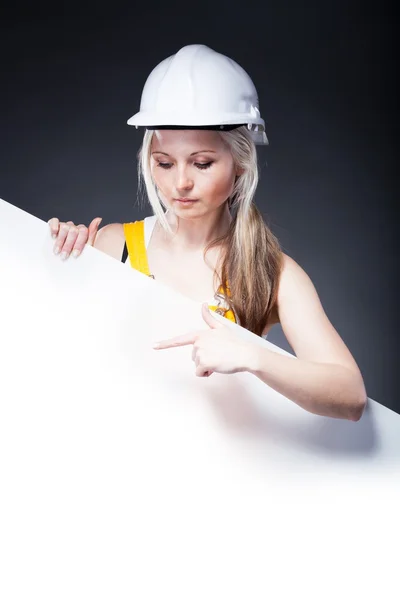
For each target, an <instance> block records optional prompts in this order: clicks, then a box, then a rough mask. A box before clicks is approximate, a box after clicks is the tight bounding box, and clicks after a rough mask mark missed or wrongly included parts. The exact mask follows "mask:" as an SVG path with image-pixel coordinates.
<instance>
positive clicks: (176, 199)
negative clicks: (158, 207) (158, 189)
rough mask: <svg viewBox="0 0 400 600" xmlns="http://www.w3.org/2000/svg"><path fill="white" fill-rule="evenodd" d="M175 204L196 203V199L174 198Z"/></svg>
mask: <svg viewBox="0 0 400 600" xmlns="http://www.w3.org/2000/svg"><path fill="white" fill-rule="evenodd" d="M174 200H175V202H197V198H174Z"/></svg>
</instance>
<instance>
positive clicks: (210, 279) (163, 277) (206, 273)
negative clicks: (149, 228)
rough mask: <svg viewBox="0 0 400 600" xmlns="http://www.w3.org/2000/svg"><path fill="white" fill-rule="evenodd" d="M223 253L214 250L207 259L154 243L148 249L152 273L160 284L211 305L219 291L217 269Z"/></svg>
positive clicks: (201, 255)
mask: <svg viewBox="0 0 400 600" xmlns="http://www.w3.org/2000/svg"><path fill="white" fill-rule="evenodd" d="M218 256H219V253H218V251H217V250H216V249H211V250H210V251H209V252H208V253H207V255H206V258H207V261H205V260H204V257H203V252H202V251H192V252H191V251H186V252H184V253H183V252H177V251H171V249H169V250H168V251H166V249H165V248H164V247H163V245H162V244H158V243H156V241H154V243H153V240H152V243H151V244H149V247H148V249H147V260H148V264H149V269H150V273H151V274H152V275H154V277H155V279H156V280H157V281H160V282H161V283H163V284H164V285H167V286H168V287H170V288H172V289H174V290H175V291H177V292H179V293H181V294H183V295H184V296H187V297H188V298H191V299H192V300H195V301H197V302H210V301H211V300H212V299H213V297H214V294H215V293H216V291H217V290H216V288H217V287H218V285H217V283H216V281H217V280H214V269H215V268H216V266H217V262H218Z"/></svg>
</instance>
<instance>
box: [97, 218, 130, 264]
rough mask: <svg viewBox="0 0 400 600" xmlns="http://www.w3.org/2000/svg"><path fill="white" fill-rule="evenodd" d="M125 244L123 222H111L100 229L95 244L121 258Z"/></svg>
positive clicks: (99, 248) (109, 253) (114, 256)
mask: <svg viewBox="0 0 400 600" xmlns="http://www.w3.org/2000/svg"><path fill="white" fill-rule="evenodd" d="M124 244H125V234H124V226H123V225H122V223H110V224H109V225H105V226H104V227H102V228H101V229H99V231H98V232H97V235H96V238H95V241H94V244H93V246H94V248H97V249H98V250H101V251H102V252H105V254H108V255H109V256H112V257H113V258H116V259H117V260H121V257H122V252H123V250H124Z"/></svg>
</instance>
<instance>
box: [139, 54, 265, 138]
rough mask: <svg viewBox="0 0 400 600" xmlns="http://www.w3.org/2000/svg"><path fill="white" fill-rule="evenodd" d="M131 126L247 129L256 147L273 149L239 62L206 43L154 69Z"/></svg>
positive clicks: (255, 99)
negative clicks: (264, 146)
mask: <svg viewBox="0 0 400 600" xmlns="http://www.w3.org/2000/svg"><path fill="white" fill-rule="evenodd" d="M128 125H134V126H135V127H136V128H138V127H146V128H147V129H161V128H163V129H217V130H230V129H233V128H234V127H238V126H240V125H247V126H248V129H249V130H250V132H251V136H252V138H253V140H254V142H255V143H256V144H268V140H267V136H266V134H265V122H264V121H263V119H261V117H260V111H259V108H258V96H257V90H256V88H255V86H254V84H253V82H252V80H251V79H250V77H249V75H248V74H247V73H246V71H245V70H244V69H242V67H241V66H240V65H238V64H237V63H236V62H235V61H234V60H232V59H231V58H228V57H227V56H224V55H223V54H220V53H219V52H215V51H214V50H212V49H211V48H208V46H204V45H203V44H192V45H190V46H184V47H183V48H181V50H179V52H177V53H176V54H174V55H173V56H170V57H168V58H166V59H165V60H163V61H162V62H160V64H158V65H157V66H156V67H155V68H154V69H153V70H152V72H151V73H150V75H149V76H148V78H147V81H146V83H145V85H144V88H143V92H142V98H141V102H140V111H139V112H138V113H136V114H135V115H133V117H131V118H130V119H129V120H128Z"/></svg>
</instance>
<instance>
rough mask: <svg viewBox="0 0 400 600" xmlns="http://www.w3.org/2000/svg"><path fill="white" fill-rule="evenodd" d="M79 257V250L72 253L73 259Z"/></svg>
mask: <svg viewBox="0 0 400 600" xmlns="http://www.w3.org/2000/svg"><path fill="white" fill-rule="evenodd" d="M79 255H80V252H79V250H74V251H73V252H72V256H73V257H74V258H77V257H78V256H79Z"/></svg>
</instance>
